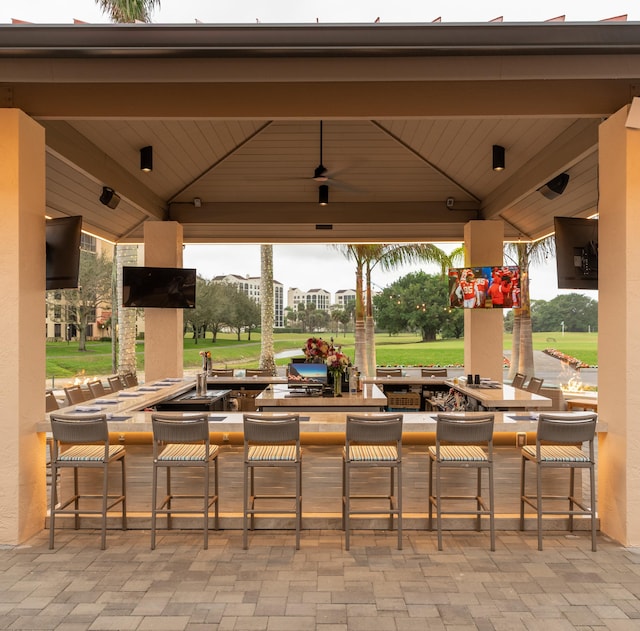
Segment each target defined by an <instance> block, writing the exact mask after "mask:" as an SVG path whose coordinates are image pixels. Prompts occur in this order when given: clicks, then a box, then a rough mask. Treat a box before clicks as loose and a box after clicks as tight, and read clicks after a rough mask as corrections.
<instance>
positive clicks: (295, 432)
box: [242, 414, 300, 446]
mask: <svg viewBox="0 0 640 631" xmlns="http://www.w3.org/2000/svg"><path fill="white" fill-rule="evenodd" d="M242 422H243V426H244V443H245V446H247V445H249V444H275V445H277V444H287V443H289V444H291V443H299V442H300V415H299V414H277V415H268V416H267V415H264V414H243V416H242Z"/></svg>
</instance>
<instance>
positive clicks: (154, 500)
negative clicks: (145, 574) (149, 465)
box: [151, 462, 158, 550]
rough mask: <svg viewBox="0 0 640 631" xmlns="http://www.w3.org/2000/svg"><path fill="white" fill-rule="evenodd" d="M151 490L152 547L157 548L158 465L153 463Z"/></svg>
mask: <svg viewBox="0 0 640 631" xmlns="http://www.w3.org/2000/svg"><path fill="white" fill-rule="evenodd" d="M151 484H152V485H153V488H152V490H151V549H152V550H155V549H156V516H157V512H156V511H157V509H158V465H157V464H156V463H155V462H154V463H153V473H152V482H151Z"/></svg>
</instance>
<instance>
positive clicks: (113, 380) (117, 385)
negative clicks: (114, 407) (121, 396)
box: [107, 375, 124, 392]
mask: <svg viewBox="0 0 640 631" xmlns="http://www.w3.org/2000/svg"><path fill="white" fill-rule="evenodd" d="M107 381H108V382H109V387H110V388H111V392H118V391H119V390H124V384H123V383H122V379H120V375H112V376H111V377H107Z"/></svg>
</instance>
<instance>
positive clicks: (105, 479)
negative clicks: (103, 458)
mask: <svg viewBox="0 0 640 631" xmlns="http://www.w3.org/2000/svg"><path fill="white" fill-rule="evenodd" d="M107 467H108V465H107V464H105V465H104V466H103V467H102V537H101V540H100V550H106V548H107V504H108V501H107V500H108V496H109V472H108V471H107Z"/></svg>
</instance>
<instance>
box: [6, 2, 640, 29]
mask: <svg viewBox="0 0 640 631" xmlns="http://www.w3.org/2000/svg"><path fill="white" fill-rule="evenodd" d="M621 14H627V15H628V19H629V20H640V2H638V0H626V1H619V0H611V1H609V2H594V1H593V0H591V1H590V0H561V1H558V0H537V1H536V2H525V1H523V0H502V1H498V0H483V1H482V2H480V1H479V0H428V1H427V0H422V1H420V0H393V1H389V0H384V1H382V0H367V1H366V2H364V1H363V0H349V1H348V2H345V0H323V1H322V2H317V1H314V2H310V1H309V0H289V1H283V0H233V2H229V1H227V0H162V2H161V9H160V10H159V11H156V12H155V13H154V14H153V21H154V22H158V23H165V24H166V23H194V22H195V21H196V20H200V21H202V22H219V23H240V24H246V23H252V24H255V23H256V20H257V19H258V20H260V21H261V22H263V23H286V22H307V23H308V22H315V21H316V19H318V20H319V21H320V22H373V21H374V20H375V19H376V18H380V21H381V22H431V21H433V20H434V19H436V18H438V17H441V18H442V20H443V21H444V22H488V21H490V20H493V19H495V18H497V17H499V16H504V20H505V21H507V22H523V21H533V22H541V21H544V20H548V19H551V18H554V17H557V16H559V15H566V19H567V20H568V21H572V22H576V21H593V20H603V19H607V18H611V17H614V16H617V15H621ZM12 18H16V19H20V20H25V21H28V22H37V23H40V24H53V23H67V24H69V23H71V22H72V21H73V19H78V20H83V21H86V22H93V23H96V22H108V19H107V18H106V17H105V16H104V15H103V14H102V13H101V11H100V9H99V8H98V6H97V4H96V2H95V1H94V0H0V23H2V22H11V20H12Z"/></svg>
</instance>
